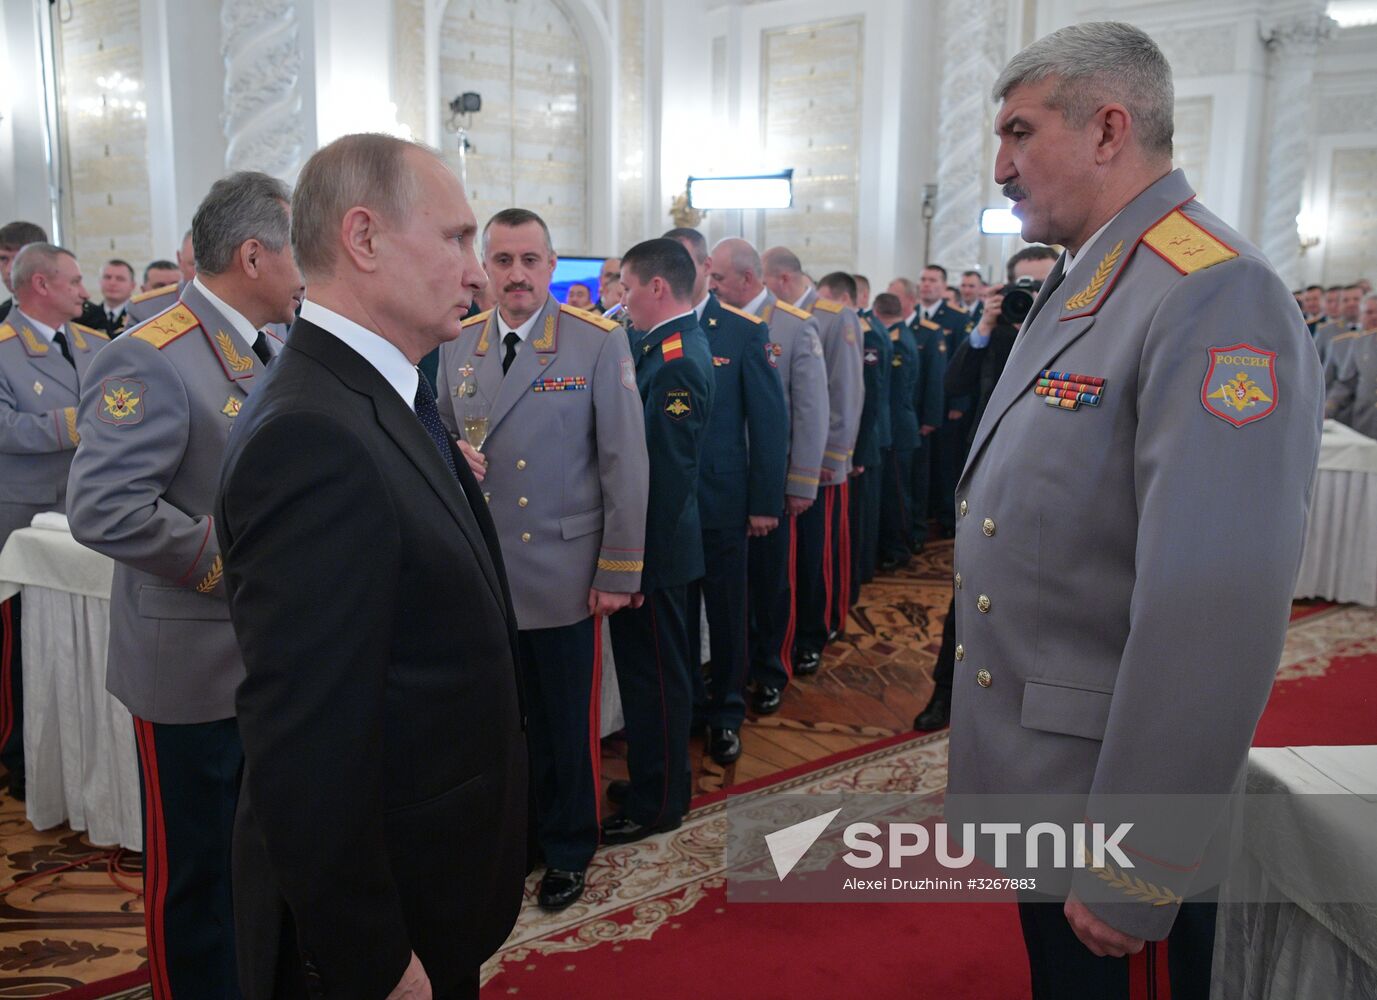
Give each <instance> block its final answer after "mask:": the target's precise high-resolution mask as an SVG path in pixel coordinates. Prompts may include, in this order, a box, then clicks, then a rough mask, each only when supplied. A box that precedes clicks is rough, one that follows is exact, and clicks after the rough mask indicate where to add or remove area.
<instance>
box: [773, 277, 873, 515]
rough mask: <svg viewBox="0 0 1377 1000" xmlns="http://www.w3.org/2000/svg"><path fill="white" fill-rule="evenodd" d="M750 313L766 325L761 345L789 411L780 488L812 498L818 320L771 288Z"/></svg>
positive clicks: (823, 424) (823, 436)
mask: <svg viewBox="0 0 1377 1000" xmlns="http://www.w3.org/2000/svg"><path fill="white" fill-rule="evenodd" d="M756 315H758V316H759V317H760V318H761V319H763V320H764V321H765V323H766V325H767V326H769V332H768V334H767V336H768V337H769V343H767V344H766V345H765V348H766V350H768V351H769V352H770V362H771V364H773V365H774V366H775V367H776V368H777V369H779V376H780V380H781V381H782V382H783V383H784V406H785V408H786V409H787V410H788V412H789V472H788V475H787V477H786V479H785V482H784V492H785V494H786V495H788V496H792V497H800V498H801V499H805V500H815V499H817V495H818V481H819V472H820V471H821V469H822V453H823V450H824V449H825V448H826V446H827V432H828V413H829V408H828V404H827V367H826V365H825V364H824V362H823V350H822V342H821V340H820V339H819V337H818V324H817V321H816V320H814V319H813V318H812V317H811V316H809V315H808V314H807V313H806V312H804V311H803V310H801V309H797V308H795V307H794V306H793V305H791V304H789V303H788V302H780V301H779V299H777V298H776V297H775V294H774V292H766V293H765V299H764V301H763V302H762V303H761V305H760V310H759V312H758V313H757V314H756ZM858 357H859V356H858Z"/></svg>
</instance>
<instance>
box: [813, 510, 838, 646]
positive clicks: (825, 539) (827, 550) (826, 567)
mask: <svg viewBox="0 0 1377 1000" xmlns="http://www.w3.org/2000/svg"><path fill="white" fill-rule="evenodd" d="M823 492H824V494H826V496H825V497H824V499H823V501H822V595H823V596H822V631H823V632H824V633H826V632H827V631H828V630H829V629H828V625H827V616H828V615H830V614H831V613H832V511H833V510H834V509H835V507H836V504H835V502H834V501H835V500H836V493H837V488H836V487H835V486H828V487H826V488H825V489H824V490H823ZM826 642H827V640H826V639H824V640H823V644H824V645H826ZM818 652H822V650H818Z"/></svg>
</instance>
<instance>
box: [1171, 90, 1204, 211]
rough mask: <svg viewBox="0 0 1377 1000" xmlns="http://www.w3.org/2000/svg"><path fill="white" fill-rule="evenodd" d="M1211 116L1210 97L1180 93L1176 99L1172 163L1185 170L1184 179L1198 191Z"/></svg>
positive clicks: (1201, 183)
mask: <svg viewBox="0 0 1377 1000" xmlns="http://www.w3.org/2000/svg"><path fill="white" fill-rule="evenodd" d="M1213 118H1214V99H1213V98H1210V97H1183V98H1180V99H1178V100H1177V102H1176V115H1175V121H1176V131H1175V136H1174V137H1173V141H1172V147H1173V148H1172V157H1171V163H1172V166H1174V167H1179V168H1180V169H1182V170H1184V171H1185V172H1186V180H1187V181H1189V182H1190V185H1191V187H1193V188H1194V189H1195V190H1196V192H1197V193H1199V192H1200V191H1201V190H1202V189H1203V188H1204V186H1205V171H1206V169H1207V167H1208V164H1209V159H1210V128H1211V125H1212V124H1213V122H1212V119H1213Z"/></svg>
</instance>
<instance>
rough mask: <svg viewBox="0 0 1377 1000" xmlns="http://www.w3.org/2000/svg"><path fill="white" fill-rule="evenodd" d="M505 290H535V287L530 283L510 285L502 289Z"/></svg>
mask: <svg viewBox="0 0 1377 1000" xmlns="http://www.w3.org/2000/svg"><path fill="white" fill-rule="evenodd" d="M502 290H503V291H504V292H534V291H535V289H534V288H532V287H531V286H530V285H508V286H507V287H506V288H504V289H502Z"/></svg>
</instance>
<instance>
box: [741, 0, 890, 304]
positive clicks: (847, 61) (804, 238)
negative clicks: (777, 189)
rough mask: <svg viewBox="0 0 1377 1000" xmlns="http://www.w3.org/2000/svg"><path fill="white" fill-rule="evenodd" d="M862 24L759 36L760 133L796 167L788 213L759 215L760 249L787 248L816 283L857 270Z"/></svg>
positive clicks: (776, 158) (773, 154)
mask: <svg viewBox="0 0 1377 1000" xmlns="http://www.w3.org/2000/svg"><path fill="white" fill-rule="evenodd" d="M863 26H864V22H863V19H862V18H859V17H855V18H848V19H846V20H841V21H826V22H821V23H818V24H809V25H803V26H800V27H795V28H784V29H779V30H774V31H767V32H765V33H764V36H763V39H762V46H763V48H762V52H761V67H760V76H761V91H762V92H761V102H760V106H761V129H762V138H763V140H764V145H765V150H766V153H767V156H768V157H769V159H770V161H771V162H775V163H778V164H779V165H780V166H784V167H793V168H794V206H793V208H790V209H773V210H771V211H768V212H766V213H765V227H764V233H765V236H764V239H763V240H762V241H761V244H762V248H763V247H766V246H775V245H783V246H787V247H789V248H790V249H792V250H793V251H794V252H795V253H797V254H798V255H799V258H800V259H801V260H802V261H803V266H804V267H805V269H807V270H808V272H809V273H810V274H812V275H813V277H814V278H819V277H821V276H822V275H824V274H826V273H827V272H828V271H835V270H845V271H853V270H855V268H856V252H857V239H858V236H857V232H856V219H857V217H858V215H859V206H858V200H859V199H858V188H859V183H860V153H859V144H860V128H861V70H862V66H861V53H862V51H863V49H864V44H863V30H862V29H863Z"/></svg>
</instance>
